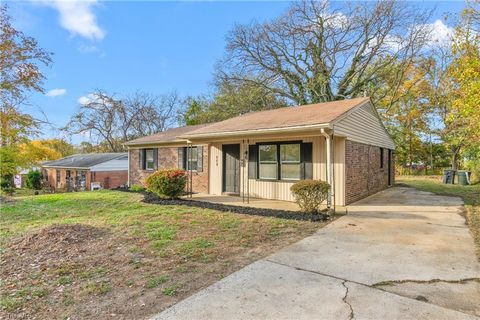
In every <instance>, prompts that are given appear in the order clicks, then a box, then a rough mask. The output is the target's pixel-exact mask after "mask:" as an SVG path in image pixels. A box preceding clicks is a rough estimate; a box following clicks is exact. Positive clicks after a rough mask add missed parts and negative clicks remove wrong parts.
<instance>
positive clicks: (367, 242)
mask: <svg viewBox="0 0 480 320" xmlns="http://www.w3.org/2000/svg"><path fill="white" fill-rule="evenodd" d="M460 205H461V201H460V200H459V199H457V198H452V197H442V196H437V195H433V194H431V193H425V192H419V191H416V190H414V189H411V188H392V189H389V190H385V191H383V192H380V193H378V194H376V195H374V196H372V197H370V198H367V199H365V200H362V201H360V202H357V203H355V204H354V205H352V206H349V207H347V209H348V215H347V216H344V217H342V218H340V219H338V220H337V221H335V222H334V223H331V224H329V225H327V226H326V227H324V228H323V229H320V230H319V231H318V232H317V233H316V234H314V235H313V236H311V237H308V238H305V239H303V240H301V241H300V242H297V243H296V244H294V245H292V246H289V247H287V248H285V249H283V250H281V251H280V252H278V253H276V254H274V255H272V256H271V257H269V258H268V259H269V260H271V261H274V262H278V263H282V264H286V265H290V266H293V267H298V268H302V269H305V270H310V271H315V272H319V273H322V274H328V275H331V276H335V277H339V278H342V279H347V280H351V281H355V282H359V283H363V284H368V285H373V284H376V283H379V282H383V281H398V280H416V281H429V280H432V279H442V280H462V279H467V278H480V267H479V263H478V260H477V258H476V255H475V247H474V243H473V239H472V236H471V235H470V232H469V229H468V226H466V224H465V219H464V218H463V217H462V216H461V215H459V214H458V213H459V212H460V210H461V207H460Z"/></svg>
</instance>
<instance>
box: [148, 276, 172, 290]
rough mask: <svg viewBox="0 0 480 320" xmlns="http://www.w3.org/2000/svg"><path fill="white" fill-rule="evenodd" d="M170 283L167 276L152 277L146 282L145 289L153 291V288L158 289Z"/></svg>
mask: <svg viewBox="0 0 480 320" xmlns="http://www.w3.org/2000/svg"><path fill="white" fill-rule="evenodd" d="M167 281H168V277H167V276H157V277H152V278H149V279H148V280H147V281H146V282H145V288H147V289H153V288H156V287H158V286H159V285H161V284H162V283H165V282H167Z"/></svg>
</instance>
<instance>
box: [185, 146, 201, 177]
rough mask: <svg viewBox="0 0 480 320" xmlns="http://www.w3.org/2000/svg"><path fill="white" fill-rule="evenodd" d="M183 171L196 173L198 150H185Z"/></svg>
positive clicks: (189, 148)
mask: <svg viewBox="0 0 480 320" xmlns="http://www.w3.org/2000/svg"><path fill="white" fill-rule="evenodd" d="M186 149H187V152H186V155H187V156H186V158H185V170H187V171H189V170H192V171H196V170H197V169H198V150H197V147H188V148H186Z"/></svg>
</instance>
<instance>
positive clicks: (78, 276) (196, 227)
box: [0, 190, 322, 318]
mask: <svg viewBox="0 0 480 320" xmlns="http://www.w3.org/2000/svg"><path fill="white" fill-rule="evenodd" d="M142 198H143V196H142V195H141V194H138V193H126V192H120V191H109V190H102V191H98V192H74V193H58V194H42V195H31V193H28V192H26V191H22V192H20V194H17V196H15V197H13V201H11V202H7V203H2V204H1V214H0V254H1V253H2V251H3V250H5V252H9V250H11V249H10V247H9V244H10V242H11V241H12V240H13V239H14V238H15V237H20V236H23V235H26V234H29V233H32V232H36V231H38V230H41V229H43V228H46V227H49V226H52V225H54V224H84V225H90V226H94V227H98V228H102V230H105V237H103V236H102V237H100V238H98V239H95V241H97V242H98V244H97V245H99V248H101V250H102V254H103V256H105V257H109V256H112V257H114V258H115V259H116V260H114V261H113V260H112V261H111V262H109V261H108V260H105V261H103V260H101V261H99V262H98V264H96V262H97V261H95V263H93V264H92V263H91V262H92V261H91V260H89V256H88V254H90V255H93V256H95V255H96V254H97V253H96V252H91V251H88V252H89V253H88V254H87V253H82V254H79V255H78V256H75V257H72V258H69V259H72V260H65V261H63V260H61V259H59V261H62V262H61V263H59V264H56V263H55V262H56V261H52V260H48V261H46V262H45V263H47V264H49V268H45V269H40V270H39V271H38V272H35V273H33V272H32V271H30V270H27V269H21V267H19V268H20V269H19V271H18V274H17V273H15V277H13V276H12V278H11V279H6V281H5V283H4V284H1V285H2V286H1V287H0V309H1V310H2V311H6V312H7V313H16V312H22V314H23V313H25V317H26V318H28V317H29V315H35V316H38V317H39V318H61V317H62V316H64V315H65V314H66V313H68V312H70V311H71V310H70V309H71V307H69V306H72V305H75V307H79V309H81V310H89V309H98V308H102V307H103V306H108V305H109V304H108V303H102V304H96V301H97V300H99V299H101V300H102V301H111V302H112V303H120V304H121V303H122V301H123V300H122V299H125V297H126V296H128V297H130V296H132V297H133V296H134V297H142V298H141V299H147V300H149V299H155V301H153V300H152V301H150V300H149V301H150V302H149V303H151V304H153V303H155V304H156V305H158V304H159V303H160V304H162V303H165V305H164V307H166V306H167V304H168V305H169V304H171V300H169V299H167V300H165V301H162V300H161V299H160V300H158V296H168V297H178V295H177V291H178V288H180V287H181V288H184V289H182V290H183V291H185V292H183V291H182V293H185V294H188V293H193V292H194V291H192V290H195V288H197V287H198V288H200V287H204V286H207V285H209V284H211V281H212V279H218V278H219V277H220V275H225V274H228V273H230V272H231V271H232V269H233V267H238V268H240V267H241V266H243V265H245V264H247V263H249V262H252V261H253V260H256V259H258V258H259V257H260V256H261V255H262V254H263V252H265V254H268V253H270V252H271V251H273V250H275V249H277V248H280V247H282V246H285V245H287V244H288V243H291V242H293V241H296V240H299V239H301V238H302V237H304V236H307V235H310V234H312V233H313V232H315V231H316V230H317V229H318V228H319V227H321V226H322V224H319V223H313V222H307V221H295V220H285V219H278V218H273V217H257V216H251V215H241V214H234V213H230V212H219V211H215V210H209V209H202V208H195V207H188V206H164V205H155V204H147V203H143V202H142V201H141V200H142ZM103 244H105V246H104V247H102V245H103ZM67 249H68V247H66V248H65V250H66V251H65V252H67ZM252 249H254V250H253V252H255V253H254V254H252ZM119 250H124V252H125V253H124V254H123V253H122V254H121V255H119V253H118V252H122V251H119ZM29 254H31V255H32V256H34V257H35V258H36V255H37V252H30V253H29ZM60 255H61V254H60ZM14 256H15V255H14ZM103 256H102V257H103ZM59 258H62V257H59ZM122 259H123V260H122ZM225 261H230V262H229V263H225ZM86 262H89V263H86ZM11 264H12V265H14V262H11ZM204 264H209V266H208V268H204V267H203V266H204ZM232 265H233V267H232ZM122 270H123V271H122ZM167 270H168V276H167V275H162V276H157V275H155V274H157V273H159V272H162V273H163V272H165V271H167ZM15 272H16V271H15ZM212 274H213V276H212ZM34 280H35V281H34ZM33 283H35V284H41V286H40V285H39V286H37V287H35V286H34V285H33ZM186 283H190V284H189V285H188V286H185V284H186ZM192 283H193V284H194V285H192ZM192 288H193V289H192ZM59 289H60V290H62V293H61V296H60V297H59V298H58V299H56V300H55V299H52V296H54V293H55V294H56V293H57V291H58V290H59ZM146 289H148V290H151V291H153V292H156V293H155V294H152V295H151V296H148V297H145V296H142V295H143V291H145V290H146ZM122 290H129V291H128V292H129V295H126V294H125V292H124V293H123V294H122ZM117 293H118V295H117ZM130 293H131V294H130ZM94 296H101V298H99V299H96V298H93V297H94ZM131 299H137V298H131ZM138 299H140V298H138ZM32 301H35V302H34V303H32ZM137 302H138V305H139V304H140V303H141V301H137ZM147 304H148V303H147ZM132 305H133V304H132ZM105 308H106V307H105ZM39 310H40V311H39ZM137 311H138V310H137ZM137 311H135V310H131V311H129V312H128V315H129V316H130V317H134V315H137ZM109 312H110V310H108V308H106V309H105V310H103V309H102V311H101V312H100V313H99V314H101V315H102V317H103V316H105V317H108V316H107V315H109V314H110V313H109ZM142 316H145V317H146V316H147V315H142ZM79 318H82V315H79Z"/></svg>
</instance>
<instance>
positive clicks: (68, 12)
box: [36, 0, 105, 40]
mask: <svg viewBox="0 0 480 320" xmlns="http://www.w3.org/2000/svg"><path fill="white" fill-rule="evenodd" d="M36 1H37V2H39V3H41V4H44V5H48V6H50V7H52V8H54V9H56V10H57V11H58V13H59V14H60V24H61V25H62V27H64V28H65V29H67V30H68V31H69V32H70V33H71V34H72V35H73V36H75V35H79V36H81V37H84V38H87V39H90V40H102V39H103V38H104V37H105V31H104V30H103V29H102V28H100V27H99V26H98V24H97V18H96V16H95V14H94V13H93V10H92V8H93V6H95V5H96V4H97V0H36Z"/></svg>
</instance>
